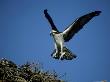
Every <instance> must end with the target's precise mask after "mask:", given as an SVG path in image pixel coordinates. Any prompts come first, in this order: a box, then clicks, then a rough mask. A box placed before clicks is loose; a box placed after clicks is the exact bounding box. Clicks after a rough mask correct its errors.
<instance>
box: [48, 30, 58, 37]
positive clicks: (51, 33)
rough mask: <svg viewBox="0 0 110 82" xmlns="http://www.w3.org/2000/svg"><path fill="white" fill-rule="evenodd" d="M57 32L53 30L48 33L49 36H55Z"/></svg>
mask: <svg viewBox="0 0 110 82" xmlns="http://www.w3.org/2000/svg"><path fill="white" fill-rule="evenodd" d="M58 33H59V32H57V31H55V30H52V31H51V32H50V36H51V35H55V34H58Z"/></svg>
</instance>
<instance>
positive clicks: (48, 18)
mask: <svg viewBox="0 0 110 82" xmlns="http://www.w3.org/2000/svg"><path fill="white" fill-rule="evenodd" d="M44 14H45V17H46V18H47V20H48V22H49V23H50V25H51V27H52V30H54V31H57V32H59V31H58V29H57V28H56V26H55V24H54V22H53V20H52V18H51V17H50V15H49V14H48V12H47V9H45V10H44Z"/></svg>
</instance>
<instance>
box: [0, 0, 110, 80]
mask: <svg viewBox="0 0 110 82" xmlns="http://www.w3.org/2000/svg"><path fill="white" fill-rule="evenodd" d="M109 5H110V1H109V0H83V1H82V0H65V1H64V0H54V1H52V0H45V1H44V0H0V58H7V59H9V60H12V61H14V62H15V63H16V64H23V63H25V62H26V61H30V62H37V61H39V62H41V63H43V67H44V69H46V70H55V71H56V72H57V73H58V74H61V75H63V74H65V73H66V77H63V79H66V80H68V81H69V82H94V81H100V80H107V81H108V82H109V81H110V59H109V58H110V43H109V42H110V36H109V35H110V24H109V19H110V9H109ZM44 9H48V12H49V14H50V15H51V16H52V18H53V20H54V23H55V24H56V26H57V27H58V29H59V30H60V31H63V30H64V29H65V28H66V27H67V26H68V25H69V24H71V23H72V22H73V21H74V20H75V19H76V18H77V17H80V16H82V15H84V14H87V13H89V12H92V11H95V10H101V11H102V13H101V15H100V16H97V17H95V18H93V19H92V20H91V21H90V22H89V23H88V24H86V25H85V28H84V29H82V30H81V31H80V32H79V33H78V34H76V36H75V37H74V38H73V39H72V40H71V41H70V42H69V43H67V46H68V47H69V49H70V50H71V51H72V52H73V53H75V54H76V55H77V58H76V59H75V60H72V61H58V60H55V59H53V58H51V56H50V54H51V53H52V51H53V49H54V44H53V40H52V38H51V37H50V35H49V33H50V31H51V29H50V26H49V23H48V22H47V20H46V19H45V17H44V14H43V10H44Z"/></svg>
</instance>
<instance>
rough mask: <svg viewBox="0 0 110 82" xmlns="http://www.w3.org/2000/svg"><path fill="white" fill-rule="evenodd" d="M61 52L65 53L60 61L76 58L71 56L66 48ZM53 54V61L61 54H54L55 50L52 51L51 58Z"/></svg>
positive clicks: (73, 55)
mask: <svg viewBox="0 0 110 82" xmlns="http://www.w3.org/2000/svg"><path fill="white" fill-rule="evenodd" d="M63 52H65V54H64V56H63V57H62V59H61V60H64V59H65V60H72V59H74V58H76V57H77V56H76V55H75V54H73V53H72V52H71V51H70V50H69V49H68V48H66V47H64V48H63ZM53 54H55V56H54V57H53V58H55V59H59V58H60V56H61V54H60V52H58V53H56V49H54V51H53V53H52V54H51V56H53Z"/></svg>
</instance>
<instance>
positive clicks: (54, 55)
mask: <svg viewBox="0 0 110 82" xmlns="http://www.w3.org/2000/svg"><path fill="white" fill-rule="evenodd" d="M57 53H58V48H57V45H56V43H55V53H54V54H53V55H52V57H56V54H57Z"/></svg>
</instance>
